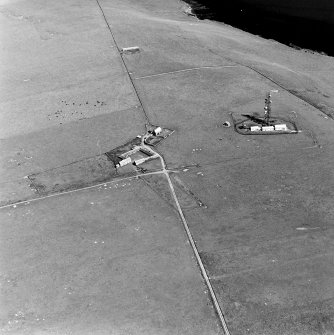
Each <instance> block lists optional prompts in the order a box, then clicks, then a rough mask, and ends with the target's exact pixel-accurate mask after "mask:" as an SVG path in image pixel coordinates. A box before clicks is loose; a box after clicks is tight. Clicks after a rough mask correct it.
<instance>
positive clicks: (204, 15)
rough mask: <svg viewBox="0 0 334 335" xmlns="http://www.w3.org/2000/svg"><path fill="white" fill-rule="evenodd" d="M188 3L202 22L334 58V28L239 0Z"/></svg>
mask: <svg viewBox="0 0 334 335" xmlns="http://www.w3.org/2000/svg"><path fill="white" fill-rule="evenodd" d="M184 1H185V2H186V3H188V4H189V5H190V6H191V8H192V12H193V14H195V15H196V16H197V17H198V18H199V19H201V20H203V19H209V20H215V21H219V22H223V23H226V24H229V25H231V26H233V27H236V28H239V29H242V30H244V31H247V32H249V33H252V34H255V35H259V36H262V37H264V38H268V39H273V40H276V41H278V42H281V43H283V44H286V45H289V46H291V47H294V48H297V49H308V50H312V51H316V52H320V53H324V54H327V55H328V56H334V25H330V24H328V23H324V22H321V21H311V20H306V19H302V18H298V17H292V16H284V15H279V14H276V13H272V12H269V11H264V10H259V8H255V7H252V6H250V5H245V4H242V3H240V2H239V1H238V0H229V1H224V0H184ZM277 1H279V0H277ZM314 1H317V0H314ZM333 1H334V0H333Z"/></svg>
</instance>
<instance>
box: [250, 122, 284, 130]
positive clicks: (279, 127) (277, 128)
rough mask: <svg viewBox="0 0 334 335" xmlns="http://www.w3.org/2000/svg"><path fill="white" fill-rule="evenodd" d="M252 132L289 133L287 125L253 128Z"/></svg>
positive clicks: (251, 128)
mask: <svg viewBox="0 0 334 335" xmlns="http://www.w3.org/2000/svg"><path fill="white" fill-rule="evenodd" d="M250 131H289V128H288V127H287V125H286V124H275V125H273V126H251V127H250Z"/></svg>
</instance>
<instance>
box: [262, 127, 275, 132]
mask: <svg viewBox="0 0 334 335" xmlns="http://www.w3.org/2000/svg"><path fill="white" fill-rule="evenodd" d="M274 130H275V128H274V127H273V126H265V127H262V131H274Z"/></svg>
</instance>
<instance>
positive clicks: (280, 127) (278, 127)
mask: <svg viewBox="0 0 334 335" xmlns="http://www.w3.org/2000/svg"><path fill="white" fill-rule="evenodd" d="M275 130H279V131H287V130H288V127H287V126H286V124H276V125H275Z"/></svg>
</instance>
